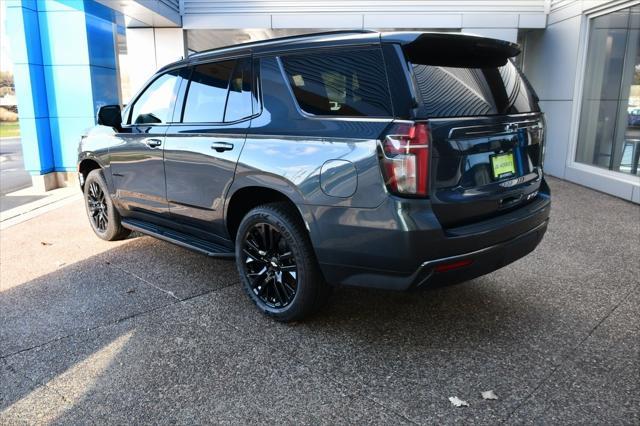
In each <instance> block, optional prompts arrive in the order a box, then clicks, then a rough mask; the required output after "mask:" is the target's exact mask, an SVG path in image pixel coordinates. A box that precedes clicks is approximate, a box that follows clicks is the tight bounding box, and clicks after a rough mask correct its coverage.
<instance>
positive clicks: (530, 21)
mask: <svg viewBox="0 0 640 426" xmlns="http://www.w3.org/2000/svg"><path fill="white" fill-rule="evenodd" d="M546 26H547V15H545V14H543V13H536V14H531V13H527V14H524V13H523V14H521V15H520V20H519V22H518V28H545V27H546Z"/></svg>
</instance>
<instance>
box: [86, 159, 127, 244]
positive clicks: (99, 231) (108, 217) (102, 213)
mask: <svg viewBox="0 0 640 426" xmlns="http://www.w3.org/2000/svg"><path fill="white" fill-rule="evenodd" d="M84 203H85V208H86V210H87V216H88V217H89V223H90V224H91V228H92V229H93V232H95V234H96V235H97V236H98V237H100V238H102V239H103V240H107V241H115V240H123V239H125V238H127V236H128V235H129V234H130V233H131V231H130V230H128V229H126V228H123V227H122V224H121V223H120V214H119V213H118V211H117V210H116V208H115V207H114V206H113V202H112V201H111V197H110V196H109V191H108V190H107V184H106V182H105V181H104V176H103V175H102V170H100V169H96V170H92V171H91V172H90V173H89V175H88V176H87V179H86V180H85V183H84Z"/></svg>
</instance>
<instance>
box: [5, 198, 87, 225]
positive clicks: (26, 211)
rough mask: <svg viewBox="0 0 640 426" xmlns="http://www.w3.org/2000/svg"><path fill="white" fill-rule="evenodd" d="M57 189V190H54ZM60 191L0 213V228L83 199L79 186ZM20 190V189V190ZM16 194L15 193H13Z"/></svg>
mask: <svg viewBox="0 0 640 426" xmlns="http://www.w3.org/2000/svg"><path fill="white" fill-rule="evenodd" d="M54 191H56V190H54ZM54 191H52V192H54ZM58 191H60V192H58V193H54V194H49V195H48V196H47V197H46V198H44V199H42V200H36V201H32V202H31V203H27V204H24V205H22V206H18V207H15V208H13V209H9V210H7V211H4V212H1V213H0V230H3V229H7V228H9V227H11V226H14V225H17V224H19V223H22V222H26V221H27V220H30V219H33V218H35V217H38V216H40V215H42V214H44V213H47V212H50V211H52V210H56V209H58V208H60V207H62V206H64V205H66V204H69V203H70V202H72V201H76V200H80V199H82V194H81V193H80V192H79V191H78V189H77V188H74V187H70V188H60V189H59V190H58ZM18 192H19V191H18ZM13 194H15V193H13Z"/></svg>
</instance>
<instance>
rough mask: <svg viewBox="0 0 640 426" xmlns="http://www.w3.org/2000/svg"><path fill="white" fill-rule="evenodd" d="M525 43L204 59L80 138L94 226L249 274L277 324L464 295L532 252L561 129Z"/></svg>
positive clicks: (394, 41)
mask: <svg viewBox="0 0 640 426" xmlns="http://www.w3.org/2000/svg"><path fill="white" fill-rule="evenodd" d="M518 53H519V48H518V46H517V45H515V44H513V43H508V42H505V41H500V40H494V39H488V38H483V37H476V36H471V35H464V34H450V33H449V34H444V33H422V32H399V33H396V32H393V33H391V32H390V33H380V32H374V31H350V32H331V33H322V34H313V35H306V36H298V37H288V38H282V39H275V40H269V41H262V42H255V43H248V44H241V45H237V46H233V47H227V48H221V49H216V50H213V51H207V52H202V53H198V54H194V55H192V56H190V57H188V58H187V59H185V60H182V61H179V62H176V63H173V64H171V65H168V66H166V67H164V68H162V69H161V70H160V71H158V73H157V74H156V75H155V76H154V77H153V78H152V79H151V80H150V81H149V83H148V84H147V85H146V86H145V87H144V88H143V89H142V90H141V91H140V92H139V93H138V94H137V95H136V96H135V97H134V98H133V100H132V102H131V103H130V104H129V105H127V107H126V108H124V109H123V110H122V111H121V108H120V107H119V106H104V107H102V108H101V109H100V110H99V112H98V126H96V127H95V128H94V129H92V130H91V131H90V132H89V133H88V134H87V135H86V136H85V137H83V138H82V141H81V144H80V149H79V158H78V160H79V165H78V170H79V176H80V181H81V186H82V188H83V191H84V195H85V199H86V208H87V213H88V215H89V219H90V223H91V225H92V227H93V229H94V231H95V232H96V234H97V235H98V236H99V237H100V238H103V239H106V240H115V239H121V238H125V237H126V236H127V235H128V234H129V232H130V231H131V230H135V231H139V232H142V233H145V234H149V235H152V236H154V237H157V238H161V239H163V240H167V241H170V242H172V243H175V244H178V245H181V246H183V247H187V248H190V249H193V250H196V251H199V252H202V253H204V254H206V255H209V256H212V257H228V258H235V259H236V262H237V265H238V271H239V273H240V278H241V281H242V285H243V287H244V289H245V290H246V292H247V294H248V295H249V297H250V298H251V299H252V300H253V302H254V303H255V304H256V305H257V306H258V308H259V309H260V310H261V311H263V312H264V313H266V314H268V315H271V316H273V317H275V318H277V319H279V320H282V321H289V320H295V319H300V318H302V317H304V316H305V315H307V314H309V313H311V312H313V311H314V310H316V309H317V308H318V307H320V306H321V305H322V303H323V302H324V301H325V300H326V299H327V297H328V295H329V293H330V290H331V288H332V286H334V285H354V286H362V287H373V288H381V289H392V290H408V289H419V288H428V287H432V286H436V285H446V284H452V283H456V282H460V281H464V280H468V279H471V278H473V277H477V276H479V275H482V274H486V273H488V272H491V271H493V270H495V269H498V268H500V267H502V266H504V265H506V264H508V263H510V262H513V261H514V260H516V259H518V258H520V257H522V256H524V255H526V254H527V253H529V252H531V251H532V250H533V249H534V248H535V247H536V246H537V245H538V243H539V242H540V240H541V239H542V236H543V235H544V233H545V231H546V228H547V222H548V218H549V209H550V196H549V188H548V186H547V184H546V183H545V180H544V177H543V173H542V161H543V145H544V144H543V141H544V119H543V116H542V114H541V112H540V109H539V107H538V102H537V98H536V95H535V93H534V91H533V90H532V88H531V87H530V85H529V83H528V82H527V80H526V78H525V77H524V76H523V75H522V73H521V72H520V71H519V70H518V68H517V67H516V66H515V65H514V63H513V61H512V58H513V57H514V56H516V55H517V54H518Z"/></svg>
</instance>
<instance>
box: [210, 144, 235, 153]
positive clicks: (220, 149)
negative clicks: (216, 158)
mask: <svg viewBox="0 0 640 426" xmlns="http://www.w3.org/2000/svg"><path fill="white" fill-rule="evenodd" d="M211 149H215V150H216V151H218V152H223V151H230V150H232V149H233V144H232V143H230V142H214V143H212V144H211Z"/></svg>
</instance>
